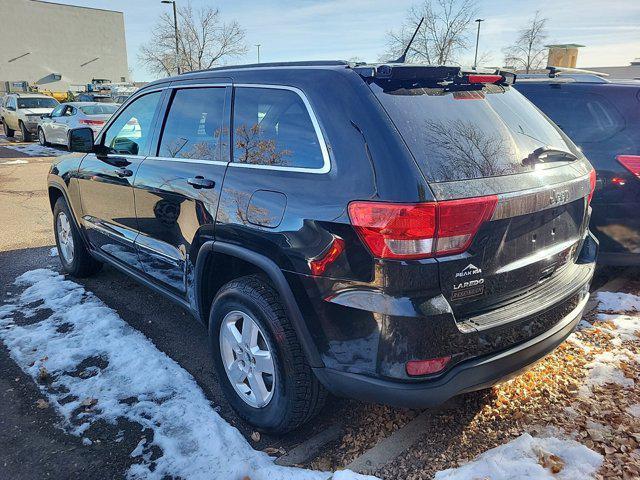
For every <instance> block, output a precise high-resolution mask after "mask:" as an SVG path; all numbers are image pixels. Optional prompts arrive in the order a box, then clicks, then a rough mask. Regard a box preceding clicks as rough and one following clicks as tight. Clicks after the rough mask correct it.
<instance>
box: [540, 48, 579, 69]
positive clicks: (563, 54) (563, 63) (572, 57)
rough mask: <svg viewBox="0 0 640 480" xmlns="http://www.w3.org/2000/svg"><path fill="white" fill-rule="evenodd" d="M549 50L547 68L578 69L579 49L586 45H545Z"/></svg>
mask: <svg viewBox="0 0 640 480" xmlns="http://www.w3.org/2000/svg"><path fill="white" fill-rule="evenodd" d="M545 47H547V48H548V49H549V56H548V58H547V67H569V68H576V63H577V62H578V49H579V48H582V47H584V45H578V44H577V43H562V44H559V45H545Z"/></svg>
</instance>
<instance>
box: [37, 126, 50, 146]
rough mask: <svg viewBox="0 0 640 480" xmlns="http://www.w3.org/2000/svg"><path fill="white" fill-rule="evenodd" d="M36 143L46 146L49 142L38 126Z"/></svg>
mask: <svg viewBox="0 0 640 480" xmlns="http://www.w3.org/2000/svg"><path fill="white" fill-rule="evenodd" d="M38 143H39V144H40V145H42V146H43V147H48V146H49V142H47V137H45V135H44V130H42V128H41V127H38Z"/></svg>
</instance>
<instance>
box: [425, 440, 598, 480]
mask: <svg viewBox="0 0 640 480" xmlns="http://www.w3.org/2000/svg"><path fill="white" fill-rule="evenodd" d="M549 455H556V456H558V457H559V458H560V460H561V462H562V464H563V466H562V469H561V470H560V472H558V473H556V474H553V473H552V472H551V470H550V469H549V468H545V467H544V466H543V465H542V464H541V463H543V460H542V459H543V458H544V457H545V456H549ZM601 464H602V456H601V455H600V454H599V453H596V452H594V451H592V450H589V449H588V448H587V447H585V446H584V445H580V444H579V443H577V442H575V441H573V440H560V439H558V438H553V437H552V438H534V437H532V436H531V435H529V434H528V433H525V434H523V435H521V436H520V437H518V438H516V439H515V440H512V441H511V442H509V443H506V444H504V445H501V446H499V447H496V448H493V449H491V450H488V451H486V452H485V453H483V454H482V455H480V456H479V457H477V458H476V459H475V460H473V461H472V462H470V463H467V464H466V465H463V466H461V467H458V468H452V469H449V470H443V471H441V472H438V473H436V476H435V480H478V479H483V478H490V479H491V480H512V479H516V478H517V479H531V480H533V479H536V480H544V479H549V480H570V479H571V480H574V479H577V478H580V479H585V480H586V479H589V478H594V474H595V472H596V471H597V470H598V468H599V467H600V465H601Z"/></svg>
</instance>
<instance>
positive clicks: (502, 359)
mask: <svg viewBox="0 0 640 480" xmlns="http://www.w3.org/2000/svg"><path fill="white" fill-rule="evenodd" d="M587 285H588V284H587ZM588 299H589V295H588V294H586V295H585V296H584V297H583V298H582V300H581V301H580V302H579V303H578V305H577V306H576V307H575V308H574V309H573V310H572V311H571V312H570V313H569V314H568V315H566V316H565V317H564V318H563V319H562V320H561V321H560V322H559V323H557V324H556V325H555V326H554V327H553V328H551V329H550V330H548V331H546V332H545V333H543V334H542V335H539V336H537V337H534V338H532V339H530V340H528V341H526V342H524V343H522V344H519V345H516V346H514V347H512V348H509V349H507V350H504V351H502V352H498V353H495V354H492V355H487V356H484V357H479V358H474V359H471V360H467V361H465V362H462V363H460V364H458V365H456V366H455V367H453V368H452V369H451V370H449V371H448V372H447V373H446V374H445V375H443V376H442V377H440V378H438V379H435V380H429V381H424V382H419V383H407V382H398V381H391V380H386V379H380V378H373V377H368V376H365V375H358V374H353V373H348V372H342V371H337V370H333V369H329V368H316V369H314V371H315V374H316V376H317V377H318V379H319V380H320V381H321V382H322V383H323V384H324V385H325V386H326V387H327V388H328V389H329V390H330V391H331V392H332V393H333V394H334V395H338V396H344V397H351V398H356V399H358V400H362V401H366V402H375V403H383V404H386V405H391V406H394V407H407V408H421V407H430V406H436V405H440V404H442V403H444V402H445V401H446V400H448V399H450V398H452V397H454V396H456V395H459V394H461V393H465V392H471V391H474V390H480V389H483V388H486V387H489V386H491V385H494V384H496V383H498V382H500V381H501V380H506V379H508V378H511V377H513V376H515V375H517V374H518V373H520V372H521V371H523V370H525V369H527V368H528V367H530V366H531V365H532V364H534V363H535V362H537V361H538V360H540V359H541V358H543V357H544V356H545V355H547V354H549V353H550V352H552V351H553V350H554V349H555V348H556V347H557V346H558V345H560V344H561V343H562V342H563V341H564V340H565V339H566V338H567V337H568V336H569V335H570V334H571V332H572V331H573V329H574V328H575V326H576V325H577V323H578V322H579V321H580V318H581V317H582V312H583V310H584V308H585V305H586V303H587V300H588Z"/></svg>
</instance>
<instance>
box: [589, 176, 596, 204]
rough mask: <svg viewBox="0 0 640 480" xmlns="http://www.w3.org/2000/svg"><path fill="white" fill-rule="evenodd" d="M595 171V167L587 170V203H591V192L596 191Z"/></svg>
mask: <svg viewBox="0 0 640 480" xmlns="http://www.w3.org/2000/svg"><path fill="white" fill-rule="evenodd" d="M596 180H597V177H596V171H595V169H593V170H591V171H590V172H589V196H588V197H587V205H591V199H592V198H593V192H595V191H596Z"/></svg>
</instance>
